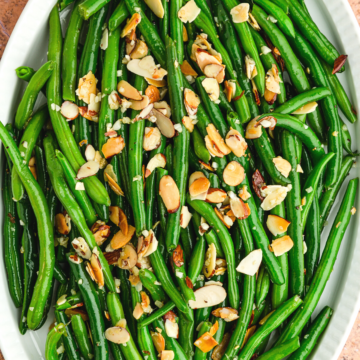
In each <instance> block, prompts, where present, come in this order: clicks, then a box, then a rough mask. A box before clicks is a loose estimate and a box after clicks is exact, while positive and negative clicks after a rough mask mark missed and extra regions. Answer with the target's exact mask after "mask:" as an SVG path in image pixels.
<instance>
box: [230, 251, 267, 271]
mask: <svg viewBox="0 0 360 360" xmlns="http://www.w3.org/2000/svg"><path fill="white" fill-rule="evenodd" d="M261 261H262V251H261V249H257V250H253V251H252V252H251V253H250V254H248V255H247V256H246V257H245V258H243V259H242V260H241V261H240V264H239V265H238V266H237V268H236V271H238V272H241V273H243V274H246V275H250V276H253V275H255V274H256V273H257V271H258V270H259V267H260V264H261Z"/></svg>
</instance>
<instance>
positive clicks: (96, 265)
mask: <svg viewBox="0 0 360 360" xmlns="http://www.w3.org/2000/svg"><path fill="white" fill-rule="evenodd" d="M90 264H91V267H92V270H93V272H94V276H95V282H96V283H97V284H98V285H99V287H100V288H102V287H103V286H104V285H105V280H104V274H103V271H102V267H101V264H100V260H99V258H98V256H97V255H96V254H95V253H93V254H92V255H91V258H90Z"/></svg>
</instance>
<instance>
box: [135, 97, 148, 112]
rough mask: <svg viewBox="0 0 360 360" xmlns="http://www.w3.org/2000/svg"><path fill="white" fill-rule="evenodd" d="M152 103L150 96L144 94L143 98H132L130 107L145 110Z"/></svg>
mask: <svg viewBox="0 0 360 360" xmlns="http://www.w3.org/2000/svg"><path fill="white" fill-rule="evenodd" d="M149 104H150V100H149V97H148V96H147V95H144V96H143V98H142V100H132V101H131V105H130V109H133V110H143V109H145V108H146V107H147V106H148V105H149Z"/></svg>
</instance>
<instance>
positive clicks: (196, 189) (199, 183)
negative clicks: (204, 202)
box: [189, 177, 210, 197]
mask: <svg viewBox="0 0 360 360" xmlns="http://www.w3.org/2000/svg"><path fill="white" fill-rule="evenodd" d="M209 188H210V181H209V180H208V179H207V178H206V177H205V178H203V177H201V178H199V179H197V180H195V181H194V182H193V183H192V184H191V185H190V187H189V193H190V196H191V197H195V196H198V195H199V194H202V193H204V192H207V191H208V190H209Z"/></svg>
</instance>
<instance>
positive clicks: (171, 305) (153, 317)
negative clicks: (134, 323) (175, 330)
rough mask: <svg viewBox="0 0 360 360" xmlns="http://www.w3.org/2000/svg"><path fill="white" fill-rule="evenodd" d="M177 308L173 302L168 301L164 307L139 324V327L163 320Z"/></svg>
mask: <svg viewBox="0 0 360 360" xmlns="http://www.w3.org/2000/svg"><path fill="white" fill-rule="evenodd" d="M174 307H175V304H174V302H173V301H168V302H167V303H166V304H165V305H164V306H163V307H161V308H159V309H157V310H156V311H154V312H153V313H151V315H150V316H148V317H147V318H145V319H144V320H142V321H140V322H139V323H138V327H143V326H147V325H150V324H152V323H153V322H154V321H155V320H157V319H160V318H162V317H163V316H164V315H165V314H166V313H168V312H169V311H170V310H172V309H173V308H174Z"/></svg>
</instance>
